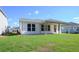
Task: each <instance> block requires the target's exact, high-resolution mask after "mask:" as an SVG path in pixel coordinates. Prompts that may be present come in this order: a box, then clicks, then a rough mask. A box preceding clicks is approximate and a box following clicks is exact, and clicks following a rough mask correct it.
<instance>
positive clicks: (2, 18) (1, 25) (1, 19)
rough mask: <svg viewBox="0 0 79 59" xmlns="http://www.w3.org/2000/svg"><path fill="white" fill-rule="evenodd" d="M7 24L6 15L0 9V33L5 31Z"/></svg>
mask: <svg viewBox="0 0 79 59" xmlns="http://www.w3.org/2000/svg"><path fill="white" fill-rule="evenodd" d="M7 26H8V22H7V16H6V15H5V13H4V12H3V11H2V10H1V9H0V35H1V34H2V33H5V32H6V31H7Z"/></svg>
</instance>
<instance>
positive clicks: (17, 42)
mask: <svg viewBox="0 0 79 59" xmlns="http://www.w3.org/2000/svg"><path fill="white" fill-rule="evenodd" d="M0 51H1V52H5V51H6V52H10V51H12V52H24V51H26V52H28V51H30V52H31V51H32V52H35V51H37V52H39V51H48V52H51V51H52V52H79V34H48V35H14V36H3V37H0Z"/></svg>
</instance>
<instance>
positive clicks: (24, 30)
mask: <svg viewBox="0 0 79 59" xmlns="http://www.w3.org/2000/svg"><path fill="white" fill-rule="evenodd" d="M27 24H35V26H36V28H35V31H27ZM20 32H21V34H40V33H41V32H40V24H37V23H25V22H23V23H20Z"/></svg>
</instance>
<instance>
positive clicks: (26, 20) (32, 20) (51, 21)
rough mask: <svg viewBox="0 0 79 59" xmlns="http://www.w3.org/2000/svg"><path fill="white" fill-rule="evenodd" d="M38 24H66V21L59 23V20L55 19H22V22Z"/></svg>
mask: <svg viewBox="0 0 79 59" xmlns="http://www.w3.org/2000/svg"><path fill="white" fill-rule="evenodd" d="M22 21H24V22H37V23H66V22H64V21H58V20H55V19H43V20H41V19H25V18H21V19H20V22H22Z"/></svg>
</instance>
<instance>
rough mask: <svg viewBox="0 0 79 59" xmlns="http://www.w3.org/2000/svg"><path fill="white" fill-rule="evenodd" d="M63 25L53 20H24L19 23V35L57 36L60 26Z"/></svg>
mask: <svg viewBox="0 0 79 59" xmlns="http://www.w3.org/2000/svg"><path fill="white" fill-rule="evenodd" d="M63 23H65V22H63V21H58V20H54V19H48V20H40V19H25V18H21V19H20V21H19V26H20V33H21V34H58V33H61V25H62V24H63Z"/></svg>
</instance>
